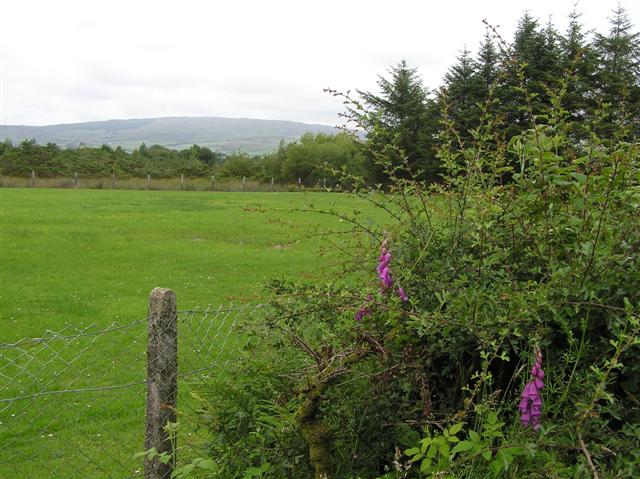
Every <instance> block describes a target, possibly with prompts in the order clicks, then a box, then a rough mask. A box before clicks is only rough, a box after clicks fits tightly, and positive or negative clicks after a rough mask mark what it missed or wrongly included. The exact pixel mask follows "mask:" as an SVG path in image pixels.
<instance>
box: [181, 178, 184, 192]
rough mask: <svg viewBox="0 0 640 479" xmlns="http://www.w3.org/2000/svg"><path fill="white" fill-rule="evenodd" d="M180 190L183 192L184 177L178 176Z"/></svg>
mask: <svg viewBox="0 0 640 479" xmlns="http://www.w3.org/2000/svg"><path fill="white" fill-rule="evenodd" d="M180 189H181V190H182V191H184V175H180Z"/></svg>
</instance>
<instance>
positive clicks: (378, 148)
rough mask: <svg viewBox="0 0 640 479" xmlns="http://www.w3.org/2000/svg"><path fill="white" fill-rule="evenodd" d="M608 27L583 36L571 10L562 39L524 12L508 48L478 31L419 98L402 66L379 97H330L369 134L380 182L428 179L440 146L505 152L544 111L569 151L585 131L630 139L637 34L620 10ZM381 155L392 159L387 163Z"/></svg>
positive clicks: (635, 112) (636, 123)
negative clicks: (489, 146)
mask: <svg viewBox="0 0 640 479" xmlns="http://www.w3.org/2000/svg"><path fill="white" fill-rule="evenodd" d="M609 21H610V28H609V32H608V33H606V34H602V33H589V32H587V30H586V29H585V27H584V26H583V25H582V24H581V22H580V14H579V13H578V12H576V11H575V10H574V11H573V12H571V13H570V15H569V24H568V25H567V27H566V29H565V30H564V32H562V31H560V30H559V29H558V28H557V27H556V26H555V25H554V24H553V23H551V22H549V23H547V24H546V25H541V24H540V23H539V21H538V20H537V19H535V18H533V17H532V16H531V15H529V14H528V13H525V14H524V15H523V16H522V17H521V19H520V20H519V22H518V26H517V29H516V32H515V36H514V38H513V40H512V41H511V42H506V41H505V40H504V39H503V38H502V37H501V36H500V35H499V34H498V32H497V31H496V30H495V29H494V28H492V27H491V26H490V25H487V32H486V35H485V37H484V38H483V39H482V41H481V42H480V44H479V48H478V51H477V53H476V54H475V55H473V54H472V52H470V51H469V50H467V49H465V50H463V51H462V52H461V54H460V55H459V56H458V58H457V60H456V62H455V64H454V65H453V66H452V67H451V68H450V69H449V70H448V71H447V73H446V75H445V77H444V82H443V85H442V86H441V87H440V88H438V89H437V90H427V89H426V88H425V86H424V85H423V83H422V81H421V79H420V77H419V76H418V74H417V71H416V69H414V68H411V67H410V66H409V65H407V63H406V62H405V61H402V62H400V63H399V64H398V65H396V66H395V67H393V68H391V69H390V71H389V75H388V77H387V78H384V77H380V79H379V81H378V86H379V87H380V93H379V94H373V93H370V92H363V91H358V96H357V97H354V96H349V95H345V94H342V93H340V92H336V91H333V94H334V95H337V96H341V97H342V98H343V99H344V100H345V104H346V106H347V111H346V113H345V114H344V116H345V117H346V118H347V120H349V121H350V122H351V123H352V124H355V125H359V126H360V127H362V128H363V129H364V130H365V131H367V132H368V135H367V139H366V141H365V142H364V147H365V151H366V159H367V164H366V167H367V171H368V173H369V179H370V180H371V181H373V182H377V183H385V182H387V181H388V176H389V174H390V171H392V168H393V167H397V168H398V170H399V171H395V172H394V174H396V175H397V174H403V173H404V174H409V173H410V174H411V176H417V177H419V178H421V179H425V180H428V181H437V180H438V179H439V172H440V169H441V160H440V158H439V157H438V154H437V152H438V151H442V147H443V143H444V142H445V141H451V142H452V143H454V144H452V145H451V147H452V148H455V149H464V148H465V147H467V146H470V145H472V144H474V143H477V142H478V141H479V140H480V139H481V136H482V135H483V134H484V131H489V130H490V131H491V135H492V140H493V142H494V144H496V145H498V144H500V145H505V147H506V145H508V144H509V140H510V139H511V138H513V137H514V136H516V135H519V134H521V133H522V132H523V131H526V130H528V129H530V128H531V127H532V126H533V124H534V121H535V118H538V119H544V118H545V117H546V116H548V114H549V113H550V112H551V111H554V112H556V113H560V116H561V117H562V118H563V119H566V120H567V121H566V125H567V129H568V130H569V131H568V133H569V138H570V140H571V141H573V142H575V143H579V142H580V141H582V140H583V139H584V137H585V136H587V135H589V134H590V133H589V128H590V125H591V124H593V125H594V126H593V128H595V129H597V131H591V133H592V134H598V135H599V136H600V137H601V138H604V139H613V138H614V137H616V139H619V140H627V141H634V140H637V138H638V136H639V135H640V33H638V32H635V31H634V26H633V24H632V23H631V21H630V19H629V17H628V15H627V13H626V11H625V10H624V9H623V8H622V7H620V6H618V8H617V9H615V10H614V11H613V12H612V16H611V17H610V20H609ZM614 125H617V126H615V127H614ZM620 126H623V128H620ZM444 131H456V132H457V134H456V138H455V139H453V140H451V139H450V138H448V139H446V140H445V138H444V137H445V136H446V135H444V134H443V132H444ZM380 157H385V158H387V159H389V158H391V159H392V160H391V165H389V164H388V163H387V164H386V165H382V164H381V163H380V162H378V161H377V158H380ZM514 160H515V158H514ZM387 161H388V160H387ZM389 166H391V169H390V168H389Z"/></svg>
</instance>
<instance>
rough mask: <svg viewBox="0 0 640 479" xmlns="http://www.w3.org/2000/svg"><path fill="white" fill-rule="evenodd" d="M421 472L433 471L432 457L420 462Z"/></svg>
mask: <svg viewBox="0 0 640 479" xmlns="http://www.w3.org/2000/svg"><path fill="white" fill-rule="evenodd" d="M420 472H421V473H422V474H428V473H429V472H431V459H425V460H424V461H422V463H421V464H420Z"/></svg>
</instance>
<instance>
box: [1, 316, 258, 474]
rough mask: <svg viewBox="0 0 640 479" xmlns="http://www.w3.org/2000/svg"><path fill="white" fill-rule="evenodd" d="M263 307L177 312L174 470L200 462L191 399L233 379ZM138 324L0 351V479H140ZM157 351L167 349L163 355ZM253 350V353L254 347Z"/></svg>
mask: <svg viewBox="0 0 640 479" xmlns="http://www.w3.org/2000/svg"><path fill="white" fill-rule="evenodd" d="M268 311H269V308H268V307H267V306H266V305H261V304H258V305H241V306H234V305H232V306H227V307H217V308H213V307H208V308H204V309H201V310H189V311H179V312H178V321H177V329H178V377H177V381H178V401H177V421H178V423H179V428H178V438H177V444H178V455H177V457H178V460H179V463H184V462H186V461H188V460H189V459H190V458H192V457H198V456H202V455H203V454H206V444H207V441H208V440H210V439H211V438H209V437H208V436H207V434H208V433H207V431H206V430H199V429H198V427H197V424H198V421H197V420H196V416H197V415H198V414H199V413H200V412H201V401H200V395H199V393H198V391H201V389H202V388H203V385H206V384H207V383H208V382H209V381H211V380H212V378H215V377H218V376H220V375H225V374H227V375H229V374H234V371H235V369H236V368H237V366H238V364H239V361H241V360H244V359H242V358H246V354H245V352H246V348H247V345H248V342H249V341H250V339H249V335H246V334H244V333H245V331H246V328H248V327H250V325H251V324H257V323H260V322H261V321H264V320H265V317H266V315H267V314H268ZM147 323H148V321H147V318H144V319H140V320H136V321H132V322H130V323H124V324H123V323H119V324H118V323H113V324H110V325H108V326H107V327H98V326H96V325H91V326H89V327H85V328H77V327H74V326H71V325H69V326H66V327H65V328H63V329H62V330H59V331H55V332H54V331H47V332H46V333H45V334H43V335H42V337H39V338H25V339H22V340H19V341H15V342H12V343H3V344H0V477H16V478H21V477H25V478H27V477H28V478H50V477H56V478H78V477H82V478H94V477H95V478H111V477H113V478H128V477H132V478H133V477H142V475H143V463H142V459H141V458H139V457H135V455H136V454H137V453H140V452H142V451H143V450H144V434H145V402H146V383H147V378H146V374H147ZM163 346H165V347H166V345H163ZM253 346H255V345H253Z"/></svg>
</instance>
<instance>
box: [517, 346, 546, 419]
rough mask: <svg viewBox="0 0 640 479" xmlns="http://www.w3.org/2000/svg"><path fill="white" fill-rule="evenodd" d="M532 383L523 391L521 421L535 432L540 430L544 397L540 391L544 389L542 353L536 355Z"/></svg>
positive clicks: (520, 407)
mask: <svg viewBox="0 0 640 479" xmlns="http://www.w3.org/2000/svg"><path fill="white" fill-rule="evenodd" d="M531 377H532V379H531V381H529V382H528V383H527V384H526V385H525V386H524V390H523V391H522V395H521V397H520V404H519V405H518V409H519V410H520V421H521V422H522V425H523V426H526V427H532V428H533V430H534V431H537V430H538V429H539V428H540V416H542V396H541V395H540V390H541V389H542V388H544V382H543V379H544V371H543V370H542V353H541V352H540V351H538V352H537V353H536V361H535V364H534V365H533V367H532V368H531Z"/></svg>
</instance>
